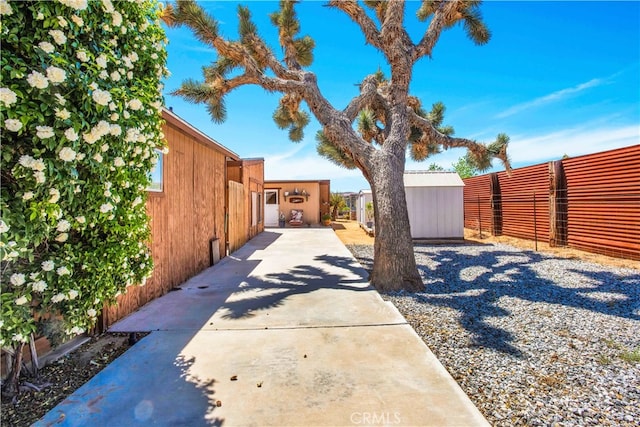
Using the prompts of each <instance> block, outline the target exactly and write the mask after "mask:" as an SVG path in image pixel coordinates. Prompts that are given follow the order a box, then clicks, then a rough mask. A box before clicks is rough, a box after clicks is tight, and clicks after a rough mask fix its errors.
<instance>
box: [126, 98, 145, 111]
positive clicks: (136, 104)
mask: <svg viewBox="0 0 640 427" xmlns="http://www.w3.org/2000/svg"><path fill="white" fill-rule="evenodd" d="M127 104H128V106H129V108H131V109H132V110H133V111H138V110H139V109H140V108H142V102H140V100H139V99H137V98H134V99H132V100H131V101H129V102H128V103H127Z"/></svg>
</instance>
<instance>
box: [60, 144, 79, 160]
mask: <svg viewBox="0 0 640 427" xmlns="http://www.w3.org/2000/svg"><path fill="white" fill-rule="evenodd" d="M58 157H60V160H62V161H64V162H70V161H72V160H75V158H76V152H75V151H73V149H71V148H69V147H63V148H62V150H60V152H59V153H58Z"/></svg>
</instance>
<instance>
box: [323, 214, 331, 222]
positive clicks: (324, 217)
mask: <svg viewBox="0 0 640 427" xmlns="http://www.w3.org/2000/svg"><path fill="white" fill-rule="evenodd" d="M322 220H323V221H331V215H330V214H328V213H326V214H324V215H322Z"/></svg>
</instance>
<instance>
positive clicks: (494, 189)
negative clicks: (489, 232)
mask: <svg viewBox="0 0 640 427" xmlns="http://www.w3.org/2000/svg"><path fill="white" fill-rule="evenodd" d="M489 179H490V181H489V185H490V188H491V196H490V197H491V219H492V228H493V235H494V236H501V235H502V192H501V191H500V181H499V180H498V174H497V173H495V172H494V173H492V174H490V175H489Z"/></svg>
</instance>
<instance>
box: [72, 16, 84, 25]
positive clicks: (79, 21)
mask: <svg viewBox="0 0 640 427" xmlns="http://www.w3.org/2000/svg"><path fill="white" fill-rule="evenodd" d="M71 20H72V21H73V22H75V23H76V25H77V26H78V27H82V26H83V25H84V20H83V19H82V18H80V17H79V16H78V15H73V16H71Z"/></svg>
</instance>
